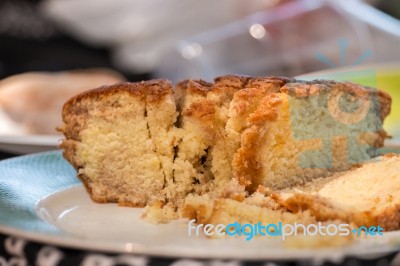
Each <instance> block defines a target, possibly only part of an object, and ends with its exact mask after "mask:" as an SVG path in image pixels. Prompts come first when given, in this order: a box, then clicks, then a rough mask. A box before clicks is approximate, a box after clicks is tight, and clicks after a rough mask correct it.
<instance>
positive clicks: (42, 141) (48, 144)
mask: <svg viewBox="0 0 400 266" xmlns="http://www.w3.org/2000/svg"><path fill="white" fill-rule="evenodd" d="M61 138H62V136H61V135H0V151H4V152H10V153H14V154H28V153H35V152H42V151H50V150H55V149H57V148H58V143H59V141H60V139H61Z"/></svg>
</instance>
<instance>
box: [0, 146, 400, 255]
mask: <svg viewBox="0 0 400 266" xmlns="http://www.w3.org/2000/svg"><path fill="white" fill-rule="evenodd" d="M75 174H76V173H75V170H74V169H73V168H72V167H71V166H70V165H69V164H68V163H67V162H66V161H65V160H64V159H63V158H62V156H61V153H60V152H59V151H54V152H46V153H41V154H33V155H28V156H22V157H17V158H14V159H10V160H4V161H2V162H0V233H3V234H10V235H14V236H17V237H22V238H25V239H27V240H31V241H35V242H41V243H46V244H54V245H57V246H61V247H70V248H78V249H85V250H97V251H105V252H125V253H126V252H128V253H135V254H143V255H150V256H171V257H185V258H217V259H219V258H230V259H240V260H262V259H275V260H281V259H282V260H288V259H307V258H308V259H310V258H313V259H315V258H321V259H327V258H331V259H340V258H342V257H344V256H348V255H352V256H358V257H363V256H364V257H365V256H368V257H371V256H380V255H383V254H387V253H389V252H393V251H395V250H398V245H397V243H399V241H398V240H399V239H400V232H399V231H396V232H390V233H385V235H384V236H383V237H380V238H371V239H362V240H360V241H357V242H356V243H354V245H351V246H348V247H342V248H335V249H317V250H315V249H304V250H293V249H287V248H285V247H284V245H283V242H282V241H281V240H280V239H277V238H261V237H260V238H256V239H253V240H251V241H246V240H245V239H243V238H225V239H217V240H216V239H214V240H211V239H207V238H205V237H189V236H188V234H187V221H186V220H180V221H175V222H172V223H169V224H162V225H154V224H150V223H147V222H145V221H143V220H141V219H140V214H141V211H142V210H141V209H135V208H126V207H118V206H116V205H115V204H96V203H93V202H92V201H91V200H90V199H89V197H88V196H87V193H86V192H85V190H84V188H83V187H82V185H81V184H80V182H79V181H78V180H77V179H76V177H75Z"/></svg>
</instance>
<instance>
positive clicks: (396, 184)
mask: <svg viewBox="0 0 400 266" xmlns="http://www.w3.org/2000/svg"><path fill="white" fill-rule="evenodd" d="M399 191H400V156H399V155H385V156H383V157H379V158H377V159H375V160H374V161H372V162H369V163H365V164H363V165H362V166H361V167H359V168H356V169H352V170H350V171H347V172H344V173H337V174H335V175H333V176H331V177H328V178H325V179H315V180H313V181H312V182H310V183H307V184H306V185H305V186H301V187H296V188H292V189H290V190H286V191H281V192H280V193H278V194H277V195H276V196H277V198H278V199H280V200H281V202H282V204H283V205H284V206H285V207H287V208H288V209H289V210H290V211H292V212H297V211H305V210H309V211H310V212H311V214H312V215H313V216H315V217H316V219H317V220H319V221H326V220H332V219H340V220H342V221H345V222H347V223H354V224H355V225H357V226H366V227H369V226H380V227H382V228H383V229H384V230H386V231H390V230H395V229H398V228H400V194H399Z"/></svg>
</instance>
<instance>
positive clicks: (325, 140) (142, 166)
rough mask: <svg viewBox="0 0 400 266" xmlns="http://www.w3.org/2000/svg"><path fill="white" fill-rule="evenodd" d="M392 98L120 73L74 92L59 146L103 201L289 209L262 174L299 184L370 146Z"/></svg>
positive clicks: (163, 211) (316, 85)
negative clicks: (123, 78)
mask: <svg viewBox="0 0 400 266" xmlns="http://www.w3.org/2000/svg"><path fill="white" fill-rule="evenodd" d="M390 103H391V99H390V97H389V96H388V95H387V94H386V93H384V92H381V91H379V90H375V89H370V88H365V87H361V86H359V85H356V84H353V83H349V82H335V81H320V80H316V81H312V82H304V81H297V80H294V79H289V78H282V77H263V78H251V77H245V76H234V75H230V76H223V77H219V78H216V79H215V81H214V82H213V83H208V82H205V81H201V80H186V81H182V82H180V83H178V84H177V85H176V86H175V88H173V86H172V84H171V83H170V82H169V81H167V80H152V81H145V82H139V83H118V84H115V85H112V86H105V87H101V88H98V89H95V90H92V91H89V92H85V93H82V94H79V95H77V96H75V97H74V98H72V99H70V100H69V101H68V102H66V103H65V105H64V108H63V113H62V116H63V121H64V123H63V125H62V126H61V127H60V130H61V131H62V132H63V133H64V135H65V140H63V142H62V144H61V147H62V148H63V149H64V157H65V158H66V159H67V160H68V161H69V162H70V163H71V164H72V165H73V166H74V167H75V168H76V169H77V171H78V177H79V178H80V179H81V180H82V182H83V183H84V185H85V187H86V189H87V191H88V193H89V195H90V196H91V198H92V199H93V200H94V201H96V202H117V203H118V204H120V205H124V206H138V207H142V206H146V208H145V212H144V214H143V216H144V217H145V218H146V219H147V220H149V221H152V222H165V221H168V220H170V219H175V218H178V217H182V216H187V217H190V215H189V214H188V213H190V212H189V211H188V210H190V206H191V205H193V206H197V207H199V206H203V205H199V204H197V203H196V201H197V200H200V201H201V202H213V201H214V200H216V203H213V204H216V205H215V206H219V205H221V206H225V205H224V204H229V205H231V204H232V206H236V205H238V204H246V205H245V207H243V208H244V209H245V208H247V207H248V206H253V207H257V208H263V209H271V210H273V211H275V212H281V213H283V214H282V215H284V216H285V217H286V216H288V217H289V216H290V215H293V214H290V212H288V210H287V209H285V208H286V207H282V206H283V205H282V204H281V203H279V202H278V201H276V200H274V199H272V198H271V197H270V196H267V197H261V196H256V195H259V194H257V193H260V192H259V191H258V189H259V188H260V186H264V187H267V191H270V190H271V191H274V190H279V189H283V188H288V187H292V186H295V185H301V184H304V183H306V182H309V181H311V180H313V179H315V178H319V177H323V176H327V175H331V174H332V173H335V172H338V171H343V170H347V169H349V168H351V167H352V166H354V165H355V164H357V163H359V162H361V161H364V160H366V159H370V158H372V157H373V156H375V154H376V151H377V149H378V148H379V147H381V146H382V145H383V141H384V139H385V137H386V134H385V132H384V131H383V129H382V123H383V120H384V118H385V117H386V116H387V115H388V113H389V112H390ZM346 108H347V109H346ZM343 110H345V111H343ZM365 110H367V112H365ZM350 114H351V115H350ZM321 162H322V163H321ZM252 193H253V195H252V196H250V197H249V195H250V194H252ZM269 194H271V195H272V194H273V193H272V192H271V193H269ZM191 197H194V198H193V199H192V200H191V201H190V199H191ZM207 199H209V200H208V201H207ZM190 202H192V203H190ZM260 202H262V203H260ZM247 205H248V206H247ZM204 206H210V205H207V204H206V205H204ZM215 206H214V205H213V207H212V208H211V207H209V208H208V209H211V210H212V209H213V208H215ZM197 207H196V208H197ZM196 208H195V209H196ZM199 208H200V207H199ZM201 208H203V209H205V207H201ZM201 208H200V209H201ZM223 208H224V207H221V208H219V209H223ZM234 208H236V207H234ZM234 208H233V209H234ZM237 208H239V206H237ZM249 208H250V207H249ZM280 208H281V209H280ZM282 208H283V209H282ZM250 209H251V208H250ZM292 212H293V211H292ZM217 213H218V212H217ZM309 213H312V211H309ZM276 214H277V215H278V213H276ZM289 214H290V215H289ZM214 216H215V215H214ZM297 216H298V214H296V217H297ZM196 217H197V219H200V218H199V217H200V216H198V215H197V216H196ZM257 217H258V216H257ZM277 217H279V218H283V217H282V216H281V215H280V214H279V215H278V216H277ZM285 219H288V218H285ZM296 219H298V217H297V218H296ZM211 221H212V220H211Z"/></svg>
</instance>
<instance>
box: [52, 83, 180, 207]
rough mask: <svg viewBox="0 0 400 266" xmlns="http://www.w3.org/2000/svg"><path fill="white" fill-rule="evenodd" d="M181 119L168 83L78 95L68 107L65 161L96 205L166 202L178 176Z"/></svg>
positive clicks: (125, 85) (122, 86) (115, 87)
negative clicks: (171, 183)
mask: <svg viewBox="0 0 400 266" xmlns="http://www.w3.org/2000/svg"><path fill="white" fill-rule="evenodd" d="M160 110H162V112H160ZM176 117H177V112H176V108H175V102H174V99H173V88H172V85H171V83H170V82H169V81H166V80H153V81H147V82H140V83H117V84H115V85H111V86H105V87H101V88H98V89H96V90H92V91H89V92H86V93H82V94H79V95H77V96H75V97H74V98H72V99H70V100H69V101H68V102H67V103H66V104H65V105H64V108H63V120H64V124H63V126H62V127H61V128H60V130H61V131H62V132H63V133H64V135H65V138H66V139H65V140H64V141H63V142H62V144H61V147H62V148H63V149H64V157H65V158H66V159H67V160H68V161H69V162H71V164H72V165H73V166H74V167H75V168H76V169H77V171H78V177H79V178H80V179H81V180H82V182H83V184H84V185H85V187H86V189H87V191H88V192H89V195H90V196H91V198H92V199H93V200H94V201H96V202H117V203H119V204H120V205H128V206H142V207H143V206H145V205H146V204H148V203H152V202H155V201H160V200H164V195H163V188H164V186H165V184H166V182H168V180H171V179H172V178H173V177H172V168H173V167H172V163H173V159H174V152H173V151H174V146H175V145H176V141H177V139H176V137H175V132H174V129H173V124H174V122H175V120H176Z"/></svg>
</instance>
